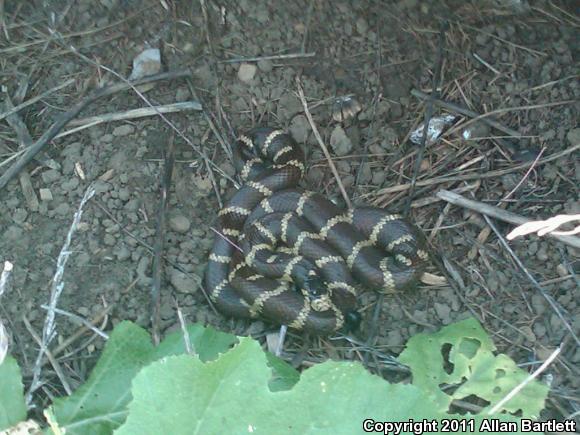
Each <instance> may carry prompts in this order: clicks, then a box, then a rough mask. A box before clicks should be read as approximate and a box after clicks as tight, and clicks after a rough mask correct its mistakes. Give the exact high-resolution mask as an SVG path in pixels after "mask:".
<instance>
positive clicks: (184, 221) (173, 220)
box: [169, 215, 191, 234]
mask: <svg viewBox="0 0 580 435" xmlns="http://www.w3.org/2000/svg"><path fill="white" fill-rule="evenodd" d="M169 228H171V229H172V230H173V231H175V232H176V233H179V234H185V233H187V232H188V231H189V229H190V228H191V222H190V220H189V219H188V218H187V217H185V216H183V215H175V216H172V217H170V218H169Z"/></svg>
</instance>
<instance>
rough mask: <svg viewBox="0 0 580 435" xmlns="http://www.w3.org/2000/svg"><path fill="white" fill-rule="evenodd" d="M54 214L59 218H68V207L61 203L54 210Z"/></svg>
mask: <svg viewBox="0 0 580 435" xmlns="http://www.w3.org/2000/svg"><path fill="white" fill-rule="evenodd" d="M54 212H55V213H56V214H59V215H60V216H68V215H69V214H70V205H68V204H67V203H66V202H63V203H61V204H59V205H58V206H57V207H56V208H55V209H54Z"/></svg>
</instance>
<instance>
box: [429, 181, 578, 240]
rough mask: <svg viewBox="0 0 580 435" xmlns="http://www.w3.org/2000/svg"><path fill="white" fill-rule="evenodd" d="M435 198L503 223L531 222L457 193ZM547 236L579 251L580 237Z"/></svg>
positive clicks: (446, 192)
mask: <svg viewBox="0 0 580 435" xmlns="http://www.w3.org/2000/svg"><path fill="white" fill-rule="evenodd" d="M437 197H438V198H441V199H443V200H444V201H447V202H450V203H451V204H454V205H458V206H461V207H465V208H468V209H470V210H473V211H477V212H479V213H481V214H484V215H487V216H492V217H494V218H496V219H499V220H502V221H504V222H509V223H512V224H515V225H522V224H525V223H528V222H532V220H531V219H527V218H525V217H523V216H520V215H518V214H516V213H512V212H510V211H506V210H503V209H501V208H499V207H495V206H493V205H489V204H485V203H482V202H479V201H474V200H472V199H467V198H465V197H463V196H461V195H458V194H457V193H454V192H450V191H448V190H440V191H439V192H437ZM547 235H548V236H550V237H552V238H554V239H557V240H559V241H560V242H562V243H566V244H567V245H570V246H572V247H574V248H576V249H580V237H576V236H561V235H557V234H551V233H550V234H547Z"/></svg>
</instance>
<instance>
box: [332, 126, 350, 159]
mask: <svg viewBox="0 0 580 435" xmlns="http://www.w3.org/2000/svg"><path fill="white" fill-rule="evenodd" d="M330 146H331V147H332V149H333V150H334V153H335V154H336V155H337V156H345V155H347V154H348V153H350V152H351V151H352V147H353V145H352V142H351V140H350V139H349V138H348V136H347V135H346V133H345V131H344V130H343V128H342V127H341V126H340V125H337V126H336V127H334V130H332V133H331V135H330Z"/></svg>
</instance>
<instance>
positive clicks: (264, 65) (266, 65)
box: [258, 60, 274, 73]
mask: <svg viewBox="0 0 580 435" xmlns="http://www.w3.org/2000/svg"><path fill="white" fill-rule="evenodd" d="M258 68H259V69H260V71H263V72H265V73H269V72H271V71H272V70H273V69H274V64H273V63H272V61H271V60H259V61H258Z"/></svg>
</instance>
